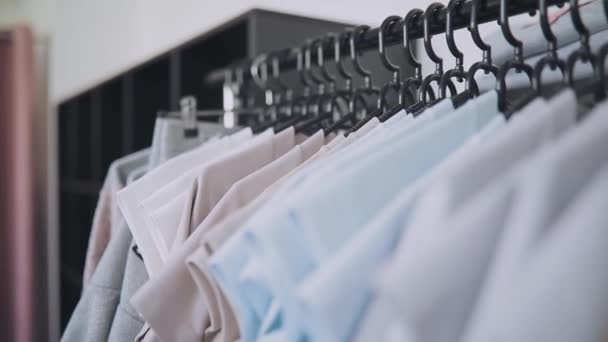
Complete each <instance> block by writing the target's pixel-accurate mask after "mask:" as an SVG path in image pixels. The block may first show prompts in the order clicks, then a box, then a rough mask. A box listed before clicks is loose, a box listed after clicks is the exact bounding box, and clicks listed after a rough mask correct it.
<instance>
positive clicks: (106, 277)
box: [61, 222, 141, 342]
mask: <svg viewBox="0 0 608 342" xmlns="http://www.w3.org/2000/svg"><path fill="white" fill-rule="evenodd" d="M130 243H131V234H130V232H129V228H128V227H127V224H126V223H125V222H123V223H122V224H121V225H120V227H119V228H118V230H117V232H116V234H114V236H112V238H111V240H110V242H109V243H108V246H107V248H106V251H105V252H104V253H103V255H102V256H101V259H100V260H99V263H98V265H97V268H96V270H95V272H93V275H92V276H91V278H90V279H89V282H88V285H87V287H86V288H84V291H83V293H82V296H81V297H80V300H79V301H78V304H77V305H76V308H75V309H74V312H73V313H72V317H71V318H70V321H69V322H68V325H67V326H66V328H65V331H64V332H63V336H62V337H61V340H62V341H66V342H69V341H74V342H76V341H78V342H85V341H108V338H109V334H110V329H111V327H112V322H113V320H114V315H115V314H116V308H117V307H118V302H119V299H120V290H121V287H122V283H123V278H124V277H125V272H124V271H125V265H126V262H127V255H128V254H129V245H130ZM139 329H141V327H139V328H138V330H139Z"/></svg>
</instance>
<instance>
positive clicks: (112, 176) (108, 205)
mask: <svg viewBox="0 0 608 342" xmlns="http://www.w3.org/2000/svg"><path fill="white" fill-rule="evenodd" d="M149 156H150V149H144V150H141V151H138V152H135V153H132V154H130V155H128V156H126V157H123V158H120V159H118V160H116V161H114V162H113V163H112V164H111V165H110V167H109V169H108V173H107V174H106V178H105V180H104V182H103V186H102V187H101V190H100V192H99V200H98V201H97V206H96V208H95V213H94V214H93V224H92V226H91V234H90V235H89V245H88V247H87V254H86V257H85V263H84V273H83V286H84V287H86V285H87V282H88V280H89V279H90V278H91V276H92V275H93V272H94V271H95V268H96V267H97V264H98V263H99V259H100V258H101V256H102V255H103V252H104V251H105V249H106V247H107V245H108V243H109V241H110V238H111V236H112V235H113V234H115V233H116V232H115V231H116V230H117V229H118V227H119V226H120V225H121V222H122V220H123V218H122V214H121V213H120V209H119V208H118V203H117V201H116V194H117V193H118V191H119V190H121V189H122V188H124V186H125V185H126V184H127V177H128V176H129V175H130V173H131V171H134V170H135V169H137V168H140V167H142V166H143V167H146V168H147V164H148V158H149Z"/></svg>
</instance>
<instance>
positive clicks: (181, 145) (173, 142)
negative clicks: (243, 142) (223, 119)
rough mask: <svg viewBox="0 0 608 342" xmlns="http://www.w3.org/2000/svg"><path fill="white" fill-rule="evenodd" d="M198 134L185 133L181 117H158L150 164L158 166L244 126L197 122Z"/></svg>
mask: <svg viewBox="0 0 608 342" xmlns="http://www.w3.org/2000/svg"><path fill="white" fill-rule="evenodd" d="M197 127H198V134H197V135H196V136H195V137H186V136H185V135H184V129H185V123H184V121H183V120H180V119H173V118H157V119H156V123H155V125H154V135H153V137H152V153H151V154H150V161H149V163H150V164H149V165H150V166H151V167H154V166H158V165H160V164H162V163H164V162H165V161H167V160H168V159H170V158H172V157H175V156H177V155H179V154H181V153H183V152H186V151H189V150H191V149H193V148H195V147H196V146H199V145H200V144H202V143H203V142H205V141H207V140H209V139H212V138H214V137H220V136H224V135H227V134H230V133H234V132H236V131H238V130H240V129H241V128H242V127H234V128H225V127H224V126H223V125H222V124H218V123H212V122H199V123H197Z"/></svg>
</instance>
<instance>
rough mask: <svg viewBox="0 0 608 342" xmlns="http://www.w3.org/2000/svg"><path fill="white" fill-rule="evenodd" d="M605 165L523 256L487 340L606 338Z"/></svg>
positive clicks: (587, 341) (607, 181)
mask: <svg viewBox="0 0 608 342" xmlns="http://www.w3.org/2000/svg"><path fill="white" fill-rule="evenodd" d="M597 114H602V113H597ZM606 165H607V164H605V165H604V166H603V168H602V169H601V170H600V171H598V172H597V173H595V176H594V177H593V178H591V179H589V182H588V184H587V185H586V186H585V188H584V190H583V191H581V193H580V194H579V195H577V196H576V198H574V199H573V201H572V202H571V203H570V204H569V205H568V207H567V209H566V210H564V211H563V212H562V213H561V214H560V215H559V219H558V220H556V221H555V222H554V223H553V224H551V226H550V227H547V229H546V232H545V234H543V235H544V236H543V237H542V238H541V240H539V241H537V242H536V245H535V246H534V252H533V253H527V255H526V256H525V257H526V258H527V260H526V261H525V262H524V263H522V264H520V265H519V267H518V269H517V270H516V272H515V273H513V275H514V276H515V278H513V279H512V280H511V285H512V287H511V288H510V289H509V298H510V301H509V303H506V302H504V303H503V307H502V308H501V310H500V311H501V316H500V317H494V318H493V319H492V321H493V322H494V323H493V324H492V326H491V327H488V328H486V329H485V331H486V332H488V333H490V330H492V331H491V336H494V337H495V338H496V339H502V340H508V341H522V342H531V341H557V342H562V341H564V342H565V341H580V342H593V341H604V340H605V337H606V331H607V330H606V320H607V317H608V296H607V289H608V274H607V272H606V271H607V269H606V267H605V261H606V260H607V259H606V258H607V257H608V255H606V254H607V253H608V249H607V248H606V244H607V243H608V236H607V235H606V234H607V233H608V232H606V229H604V228H605V224H606V222H607V221H606V220H607V219H608V216H607V213H608V211H606V203H608V167H607V166H606ZM484 321H485V322H490V320H488V319H486V320H484ZM499 321H500V322H499Z"/></svg>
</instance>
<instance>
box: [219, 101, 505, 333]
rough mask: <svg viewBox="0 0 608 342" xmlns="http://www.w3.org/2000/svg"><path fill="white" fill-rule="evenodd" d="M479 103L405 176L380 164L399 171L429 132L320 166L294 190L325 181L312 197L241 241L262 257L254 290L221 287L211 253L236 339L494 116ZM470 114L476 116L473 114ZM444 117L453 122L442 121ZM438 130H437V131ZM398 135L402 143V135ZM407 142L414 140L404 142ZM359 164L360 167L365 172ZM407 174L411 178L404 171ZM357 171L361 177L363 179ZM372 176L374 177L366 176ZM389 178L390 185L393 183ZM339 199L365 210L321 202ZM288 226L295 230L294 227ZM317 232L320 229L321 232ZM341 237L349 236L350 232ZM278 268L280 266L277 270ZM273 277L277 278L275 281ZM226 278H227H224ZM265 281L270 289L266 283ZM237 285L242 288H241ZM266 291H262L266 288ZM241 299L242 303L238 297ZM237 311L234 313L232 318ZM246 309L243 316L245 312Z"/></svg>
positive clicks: (226, 269) (222, 267) (250, 283)
mask: <svg viewBox="0 0 608 342" xmlns="http://www.w3.org/2000/svg"><path fill="white" fill-rule="evenodd" d="M480 100H482V101H480V102H478V103H485V104H486V106H487V104H490V107H489V108H488V109H489V110H488V111H486V112H485V113H484V114H485V115H484V114H481V113H476V114H468V115H467V114H464V115H454V116H447V117H445V119H446V120H447V121H445V124H444V125H445V127H446V128H447V127H449V126H452V125H453V126H452V128H454V129H453V130H451V131H450V133H449V134H448V135H450V137H451V138H453V139H454V140H451V139H450V137H447V136H446V137H444V138H445V139H442V140H443V141H442V143H445V145H442V144H439V145H436V146H435V147H436V149H434V150H433V151H434V152H436V154H433V153H428V154H427V155H426V156H425V157H424V158H421V160H420V161H419V162H412V160H410V162H409V163H407V165H408V167H406V168H405V170H403V169H402V168H401V167H390V168H383V169H382V172H381V165H385V163H389V164H390V165H393V166H394V165H400V164H399V163H400V162H401V160H400V158H401V157H403V158H406V157H405V156H408V157H411V156H412V155H413V154H412V152H411V151H405V150H404V149H407V148H414V146H417V144H418V143H421V144H422V141H425V140H424V139H426V138H430V137H431V135H432V133H431V134H429V135H424V134H421V135H420V138H419V139H421V140H420V141H417V142H416V143H413V144H412V145H409V144H406V143H405V141H407V139H409V138H410V137H409V136H406V137H405V138H401V142H403V144H400V143H397V142H398V141H399V140H396V141H391V142H390V143H386V142H385V143H384V144H382V142H383V141H382V140H381V139H380V142H379V143H378V145H377V146H374V145H373V144H370V145H362V146H359V147H360V150H359V153H360V155H357V154H354V155H353V156H352V157H353V160H352V161H351V160H349V158H348V155H347V154H341V156H340V157H344V156H347V159H342V162H344V166H346V165H353V162H354V160H357V163H356V165H357V167H356V168H352V169H350V170H345V168H344V167H343V168H340V167H339V166H338V164H335V166H334V168H331V167H326V168H325V169H324V170H323V171H325V173H321V172H319V173H318V174H316V175H315V177H314V178H313V179H312V180H311V182H310V185H309V186H306V185H302V188H306V189H312V186H315V185H313V184H314V183H315V180H317V181H318V180H321V179H323V180H327V179H331V182H327V184H325V183H323V186H322V187H321V188H315V190H316V191H314V192H312V191H310V190H309V191H302V192H301V193H300V194H299V196H298V197H295V198H292V200H294V199H295V201H293V202H292V203H291V204H290V205H289V206H288V207H287V208H285V209H288V210H285V209H280V210H276V208H273V209H275V211H276V212H277V213H278V214H279V215H282V213H288V214H289V216H288V219H287V220H285V219H283V218H281V219H280V220H277V219H273V220H272V221H271V224H270V225H267V224H259V226H264V227H265V228H271V230H269V231H265V232H264V234H259V233H258V234H255V235H253V234H252V235H250V236H247V239H248V241H252V242H254V244H253V245H252V247H253V248H252V250H254V251H255V252H256V253H263V254H259V255H260V256H262V257H263V258H264V267H261V268H260V269H263V268H266V269H267V270H272V275H273V277H272V279H271V278H270V277H266V278H267V279H264V280H262V281H260V282H259V284H260V285H259V286H257V285H256V284H258V283H256V280H254V279H253V280H250V279H243V278H241V277H239V278H237V279H238V280H237V281H236V282H235V281H231V282H229V281H230V280H228V281H227V279H226V278H227V276H228V275H229V274H231V273H233V272H234V271H232V270H231V268H232V269H233V268H234V266H229V264H227V262H228V260H230V259H224V260H223V259H222V258H228V257H229V255H227V254H225V253H226V251H228V249H227V248H222V250H220V251H218V253H216V254H215V255H214V256H213V257H212V260H211V263H212V271H213V272H214V275H215V277H216V280H217V281H218V282H219V283H220V285H221V287H222V290H223V291H224V293H225V294H226V296H227V297H228V298H229V300H231V301H232V302H234V301H235V300H236V299H237V298H238V300H239V301H240V304H239V305H234V303H233V306H235V307H236V309H235V311H236V312H237V316H238V317H239V319H240V323H241V328H242V329H241V330H242V331H241V333H243V334H244V335H242V336H241V338H243V339H244V340H252V339H253V338H255V334H256V333H257V330H258V329H259V324H260V323H259V322H261V318H263V317H264V316H265V313H266V310H267V308H268V307H269V305H270V303H271V299H272V298H273V297H275V298H277V299H278V300H279V302H280V305H282V306H285V307H288V306H289V304H290V303H288V301H289V300H290V298H289V295H287V293H289V292H290V288H292V287H293V286H295V285H296V284H297V282H299V281H300V280H301V279H302V277H303V276H306V275H307V274H308V273H309V272H310V271H312V270H314V268H316V265H318V260H320V259H325V258H327V257H328V256H329V255H331V253H332V250H334V249H335V247H334V246H338V245H339V244H340V243H341V242H342V241H344V240H345V234H347V235H346V236H348V234H352V231H356V229H358V227H360V226H359V223H358V222H363V221H362V220H366V219H367V217H368V215H369V214H368V213H371V212H373V211H374V210H376V209H377V208H378V206H380V207H381V206H382V205H383V203H384V202H385V201H386V200H387V199H388V197H390V196H392V194H393V193H394V191H395V189H397V188H399V186H400V185H399V184H400V183H399V182H405V183H407V182H408V181H410V179H412V178H413V179H415V178H416V177H417V175H418V174H419V173H418V172H419V171H421V170H423V169H424V168H425V167H427V166H426V165H429V166H430V164H432V163H434V162H435V160H436V159H435V158H442V156H443V155H444V153H446V152H447V151H448V150H449V149H451V148H453V147H454V142H456V141H460V140H459V139H461V137H463V138H464V137H465V136H467V135H469V133H468V132H472V130H477V129H478V125H483V124H485V123H486V122H487V120H489V119H490V118H491V117H492V116H493V115H495V114H496V110H494V113H492V110H491V107H492V104H494V105H495V99H492V98H491V97H487V96H486V97H482V98H480ZM484 100H485V102H484ZM473 103H475V102H471V104H470V105H469V107H475V106H474V105H473ZM477 114H479V116H478V115H477ZM451 118H456V119H452V120H450V119H451ZM458 118H462V120H459V119H458ZM414 121H416V120H414ZM440 122H442V120H438V123H440ZM429 127H430V126H429ZM439 127H444V126H443V125H440V126H439ZM422 131H424V130H422ZM431 131H432V130H431ZM435 133H437V132H435ZM461 134H462V135H461ZM397 136H399V135H397ZM401 136H402V137H403V135H401ZM415 136H416V135H414V136H412V137H415ZM403 139H405V140H403ZM412 139H413V138H412ZM388 141H390V140H387V142H388ZM379 145H382V146H383V147H384V148H383V149H380V148H377V147H378V146H379ZM368 148H369V149H370V150H369V152H371V151H372V150H373V151H374V153H369V152H367V151H366V149H368ZM444 148H445V149H444ZM361 156H366V157H365V158H369V159H368V160H365V158H361ZM383 158H385V159H383ZM368 162H369V163H368ZM366 165H367V167H365V166H366ZM374 170H375V171H374ZM397 170H399V171H397ZM408 170H409V171H410V172H411V173H408ZM363 172H365V175H364V173H363ZM374 172H376V173H378V174H376V175H375V176H374ZM392 172H395V173H397V172H398V173H399V174H400V175H399V177H396V178H395V179H393V178H392V177H393V176H396V174H393V173H392ZM351 173H354V174H351ZM380 173H381V175H380ZM324 174H325V176H324ZM338 174H340V176H339V178H338V176H337V175H338ZM355 174H358V175H359V176H356V175H355ZM330 175H335V176H334V178H329V177H330ZM377 179H382V180H383V181H382V182H374V184H373V186H372V184H371V182H373V180H377ZM366 180H367V182H370V183H369V184H368V185H366ZM393 180H394V181H395V182H396V183H393ZM384 181H386V183H384ZM349 182H356V183H357V184H356V185H355V184H354V183H349ZM346 184H349V185H346ZM389 184H390V185H389ZM349 191H351V192H353V191H354V193H349ZM334 196H336V197H334ZM345 199H346V200H347V201H348V202H352V201H354V200H359V201H363V202H365V203H366V204H363V203H360V204H363V205H358V204H357V205H355V204H354V203H351V205H345V206H336V205H330V204H329V203H326V201H331V203H338V202H339V201H344V200H345ZM348 202H347V203H348ZM353 205H354V206H356V207H357V208H358V210H356V211H354V212H352V211H350V210H348V208H351V207H352V206H353ZM341 207H342V209H343V210H347V211H348V213H347V212H345V213H342V214H341V213H340V212H338V210H340V208H341ZM330 212H331V213H330ZM277 218H278V217H277ZM286 218H287V217H286ZM336 220H337V221H336ZM340 220H344V222H341V221H340ZM252 221H253V219H252ZM279 222H280V224H279ZM313 222H314V224H313ZM256 224H257V223H256ZM294 224H295V225H294ZM296 225H297V226H298V228H297V229H296ZM327 225H330V226H331V227H332V228H331V229H330V228H328V226H327ZM279 227H280V229H281V230H276V228H279ZM340 228H341V229H340ZM246 231H247V233H248V234H249V233H250V232H251V230H250V229H247V230H246ZM321 231H323V233H322V234H321ZM347 231H350V233H348V232H347ZM270 232H272V233H270ZM302 234H303V235H302ZM296 236H299V238H296ZM321 236H322V237H321ZM296 240H297V241H296ZM279 241H280V242H279ZM230 242H232V241H229V242H228V243H230ZM228 243H227V245H228ZM275 253H276V254H275ZM269 255H273V257H268V256H269ZM235 256H236V255H235ZM231 258H234V256H231ZM233 260H234V259H233ZM236 260H238V259H236ZM236 260H235V261H236ZM279 262H280V263H279ZM221 263H223V264H221ZM283 263H284V265H281V264H283ZM287 264H289V266H287ZM246 268H248V267H246ZM243 271H244V270H243ZM239 273H241V272H239ZM275 273H278V274H277V275H275ZM231 277H233V276H232V275H231ZM269 281H270V282H272V283H271V284H268V283H267V282H269ZM239 283H241V284H244V286H243V285H240V284H239ZM292 284H293V285H292ZM227 285H228V286H231V288H228V286H227ZM235 285H236V286H235ZM268 285H270V286H269V287H268ZM266 291H270V292H266ZM268 294H271V296H268ZM241 297H245V298H243V299H241ZM246 303H253V304H246ZM239 310H241V311H240V312H239ZM246 310H250V311H249V312H248V311H246ZM285 312H289V310H288V309H286V310H285ZM285 312H284V313H285ZM243 318H246V319H247V320H249V322H251V323H253V324H251V326H247V323H248V322H245V324H243ZM283 319H284V322H287V321H288V317H283ZM256 320H257V322H256ZM249 329H251V330H249ZM248 330H249V331H248ZM290 338H295V336H290Z"/></svg>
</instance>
